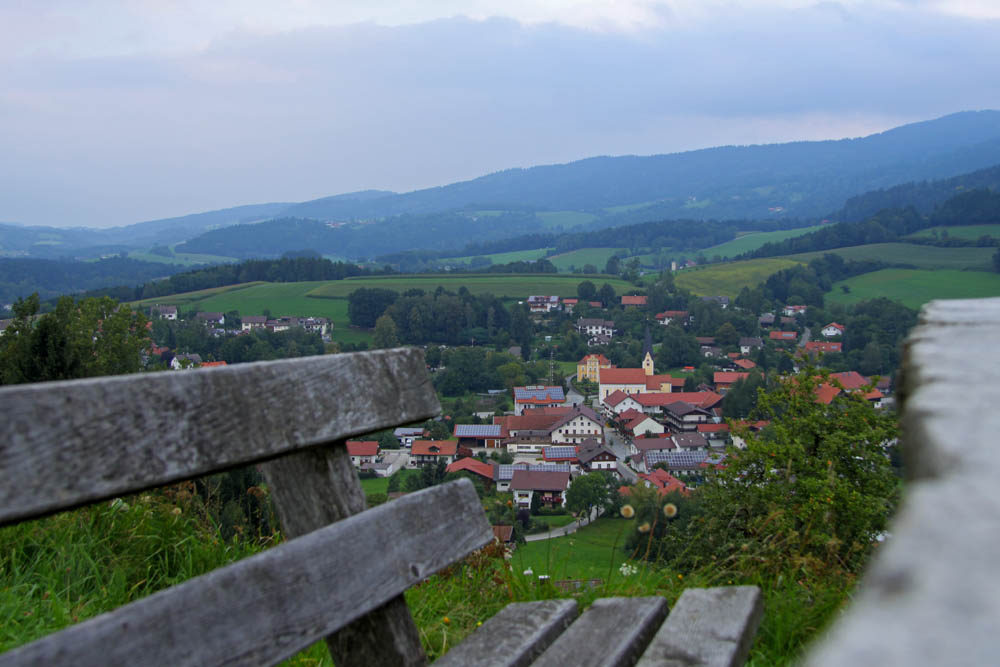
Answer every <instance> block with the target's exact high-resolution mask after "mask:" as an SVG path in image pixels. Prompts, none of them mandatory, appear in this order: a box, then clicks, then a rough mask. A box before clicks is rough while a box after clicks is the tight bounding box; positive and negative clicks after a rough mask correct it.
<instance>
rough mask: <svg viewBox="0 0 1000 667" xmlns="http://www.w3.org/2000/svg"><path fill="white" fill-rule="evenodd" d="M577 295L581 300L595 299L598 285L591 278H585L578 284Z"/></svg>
mask: <svg viewBox="0 0 1000 667" xmlns="http://www.w3.org/2000/svg"><path fill="white" fill-rule="evenodd" d="M576 295H577V296H578V297H580V300H581V301H593V300H594V297H595V296H597V287H596V286H595V285H594V283H592V282H590V281H589V280H584V281H583V282H581V283H580V284H579V285H577V286H576Z"/></svg>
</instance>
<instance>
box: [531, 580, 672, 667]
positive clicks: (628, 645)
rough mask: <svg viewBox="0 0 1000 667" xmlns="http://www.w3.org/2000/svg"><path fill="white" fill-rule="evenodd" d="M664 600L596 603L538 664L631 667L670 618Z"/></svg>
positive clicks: (623, 599) (559, 666) (607, 600)
mask: <svg viewBox="0 0 1000 667" xmlns="http://www.w3.org/2000/svg"><path fill="white" fill-rule="evenodd" d="M667 611H668V609H667V601H666V600H665V599H664V598H661V597H644V598H602V599H600V600H595V601H594V604H592V605H591V606H590V607H589V608H588V609H587V610H586V611H585V612H584V613H583V615H582V616H580V618H579V619H577V621H576V622H575V623H573V625H571V626H570V627H569V629H568V630H566V631H565V632H563V633H562V634H561V635H559V637H558V638H557V639H556V641H555V642H553V644H552V646H550V647H549V648H548V649H547V650H546V651H545V652H544V653H542V655H541V656H540V657H539V658H538V660H537V661H535V663H534V664H535V665H538V666H542V667H561V666H563V665H574V666H575V667H631V665H634V664H635V661H636V660H638V659H639V656H640V655H642V652H643V651H644V650H645V649H646V646H647V645H648V644H649V642H650V640H651V639H652V638H653V635H655V634H656V630H657V628H659V627H660V624H661V623H663V619H664V618H666V617H667Z"/></svg>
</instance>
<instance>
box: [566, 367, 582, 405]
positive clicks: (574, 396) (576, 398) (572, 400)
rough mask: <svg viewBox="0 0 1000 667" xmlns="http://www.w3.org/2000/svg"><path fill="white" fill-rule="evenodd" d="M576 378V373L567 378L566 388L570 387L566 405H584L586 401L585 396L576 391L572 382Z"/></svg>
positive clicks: (567, 391) (567, 392)
mask: <svg viewBox="0 0 1000 667" xmlns="http://www.w3.org/2000/svg"><path fill="white" fill-rule="evenodd" d="M574 377H576V373H573V375H567V376H566V386H567V387H569V389H567V390H566V405H583V401H584V400H585V397H584V395H583V394H581V393H580V392H578V391H577V390H576V389H574V388H573V383H572V382H571V380H572V379H573V378H574Z"/></svg>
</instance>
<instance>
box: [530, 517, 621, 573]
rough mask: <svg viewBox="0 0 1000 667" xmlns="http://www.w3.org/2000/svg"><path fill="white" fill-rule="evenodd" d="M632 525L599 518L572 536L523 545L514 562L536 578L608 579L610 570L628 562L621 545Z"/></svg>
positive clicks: (618, 520)
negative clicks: (541, 575) (616, 547)
mask: <svg viewBox="0 0 1000 667" xmlns="http://www.w3.org/2000/svg"><path fill="white" fill-rule="evenodd" d="M541 518H542V519H543V520H547V519H554V518H556V517H541ZM628 526H629V522H628V521H626V520H625V519H597V520H596V521H594V523H593V524H591V525H589V526H587V525H585V526H583V527H582V528H580V529H579V530H578V531H576V532H575V533H573V534H572V535H567V536H566V537H556V538H552V539H550V540H538V541H537V542H528V543H527V544H522V545H521V546H519V547H518V548H517V551H515V552H514V558H513V559H512V561H511V562H512V564H513V566H514V571H515V572H523V571H524V570H527V569H531V570H532V571H533V572H534V573H535V576H538V575H540V574H547V575H549V576H550V577H552V579H554V580H560V579H607V578H608V570H609V568H610V569H612V570H617V568H618V567H620V566H621V564H622V563H623V562H625V551H624V550H623V549H622V548H621V544H623V543H624V541H625V531H626V529H627V528H628ZM616 543H617V544H618V545H619V547H618V549H615V550H613V549H612V548H613V547H614V545H615V544H616Z"/></svg>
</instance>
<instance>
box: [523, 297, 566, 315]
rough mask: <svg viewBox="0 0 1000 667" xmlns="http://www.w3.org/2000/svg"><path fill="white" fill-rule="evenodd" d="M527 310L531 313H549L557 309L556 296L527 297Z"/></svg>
mask: <svg viewBox="0 0 1000 667" xmlns="http://www.w3.org/2000/svg"><path fill="white" fill-rule="evenodd" d="M528 309H529V310H530V311H531V312H533V313H550V312H552V311H553V310H558V309H559V297H558V296H529V297H528Z"/></svg>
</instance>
